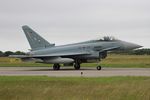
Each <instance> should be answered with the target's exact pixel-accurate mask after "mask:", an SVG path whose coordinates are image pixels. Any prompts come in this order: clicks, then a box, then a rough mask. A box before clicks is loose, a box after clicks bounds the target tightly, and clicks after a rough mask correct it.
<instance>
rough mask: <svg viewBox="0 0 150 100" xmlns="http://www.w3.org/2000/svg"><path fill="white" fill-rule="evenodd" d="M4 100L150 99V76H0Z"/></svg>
mask: <svg viewBox="0 0 150 100" xmlns="http://www.w3.org/2000/svg"><path fill="white" fill-rule="evenodd" d="M0 100H150V77H107V78H106V77H101V78H84V77H78V78H75V77H74V78H73V77H64V78H58V77H46V76H0Z"/></svg>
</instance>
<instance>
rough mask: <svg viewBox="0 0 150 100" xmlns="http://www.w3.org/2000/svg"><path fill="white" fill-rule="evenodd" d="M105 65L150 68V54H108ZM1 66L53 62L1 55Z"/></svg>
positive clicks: (90, 65)
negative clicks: (25, 59) (28, 61)
mask: <svg viewBox="0 0 150 100" xmlns="http://www.w3.org/2000/svg"><path fill="white" fill-rule="evenodd" d="M101 65H102V66H103V67H128V68H130V67H131V68H134V67H135V68H150V56H149V55H114V54H113V55H108V57H107V58H106V59H104V60H102V61H101ZM0 66H2V67H5V66H14V67H16V66H18V67H22V66H26V67H28V66H36V67H38V66H40V67H41V66H52V65H51V64H37V63H33V62H30V63H26V62H22V61H21V60H19V59H14V58H7V57H1V58H0ZM81 66H89V67H95V66H97V64H96V63H86V64H82V65H81Z"/></svg>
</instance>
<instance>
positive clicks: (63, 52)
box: [10, 25, 142, 70]
mask: <svg viewBox="0 0 150 100" xmlns="http://www.w3.org/2000/svg"><path fill="white" fill-rule="evenodd" d="M22 29H23V31H24V33H25V35H26V37H27V40H28V42H29V44H30V47H31V50H30V52H28V53H26V55H10V57H16V58H21V59H22V60H23V61H35V62H38V63H48V64H53V69H54V70H59V69H60V64H64V65H72V66H74V68H75V69H76V70H79V69H80V64H82V63H95V62H96V63H98V66H97V67H96V68H97V70H101V66H100V65H99V62H100V61H101V60H102V59H105V58H106V57H107V52H108V51H113V50H133V49H137V48H140V47H142V46H140V45H137V44H134V43H130V42H126V41H122V40H119V39H115V38H114V37H110V36H104V37H102V38H100V39H97V40H89V41H85V42H80V43H74V44H68V45H61V46H55V44H52V43H49V42H48V41H47V40H45V39H44V38H43V37H41V36H40V35H39V34H37V33H36V32H35V31H33V30H32V29H31V28H29V27H28V26H27V25H24V26H22Z"/></svg>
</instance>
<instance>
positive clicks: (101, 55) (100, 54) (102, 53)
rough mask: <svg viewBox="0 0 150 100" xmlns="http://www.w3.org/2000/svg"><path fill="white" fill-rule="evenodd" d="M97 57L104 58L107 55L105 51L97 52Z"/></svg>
mask: <svg viewBox="0 0 150 100" xmlns="http://www.w3.org/2000/svg"><path fill="white" fill-rule="evenodd" d="M99 57H100V58H102V59H105V58H106V57H107V51H104V52H101V53H99Z"/></svg>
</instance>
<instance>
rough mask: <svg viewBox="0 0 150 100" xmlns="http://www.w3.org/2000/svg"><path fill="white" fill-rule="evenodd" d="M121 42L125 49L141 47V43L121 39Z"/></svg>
mask: <svg viewBox="0 0 150 100" xmlns="http://www.w3.org/2000/svg"><path fill="white" fill-rule="evenodd" d="M122 44H123V45H124V49H127V50H133V49H137V48H141V47H142V46H141V45H138V44H134V43H130V42H125V41H123V43H122Z"/></svg>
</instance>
